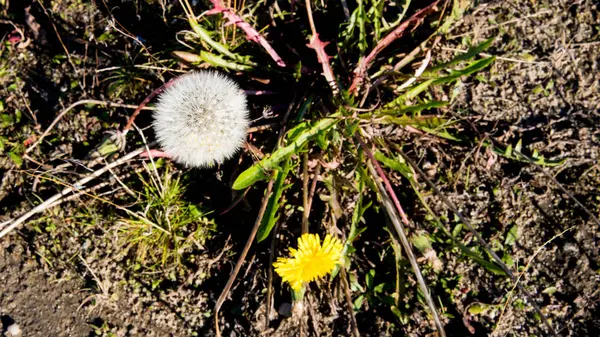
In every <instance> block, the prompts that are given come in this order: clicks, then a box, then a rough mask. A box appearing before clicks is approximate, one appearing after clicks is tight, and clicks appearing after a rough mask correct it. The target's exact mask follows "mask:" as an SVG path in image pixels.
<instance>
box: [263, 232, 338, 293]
mask: <svg viewBox="0 0 600 337" xmlns="http://www.w3.org/2000/svg"><path fill="white" fill-rule="evenodd" d="M342 249H343V245H342V242H341V241H340V240H338V239H336V238H334V237H332V236H331V235H329V234H327V236H325V240H323V245H321V239H320V238H319V235H317V234H302V236H301V237H300V238H298V249H294V248H290V255H291V257H289V258H283V257H280V258H278V259H277V262H275V263H273V267H275V272H277V274H279V276H281V278H282V279H283V281H284V282H287V283H289V284H290V286H291V287H292V289H293V290H296V291H298V290H300V289H302V284H303V283H304V282H310V281H313V280H315V279H316V278H319V277H323V276H325V275H327V274H329V273H331V272H332V271H333V268H335V266H336V264H337V263H338V262H339V260H340V257H341V255H342Z"/></svg>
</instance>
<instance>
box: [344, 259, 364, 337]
mask: <svg viewBox="0 0 600 337" xmlns="http://www.w3.org/2000/svg"><path fill="white" fill-rule="evenodd" d="M340 279H341V280H342V287H343V288H344V298H345V299H346V307H347V309H348V312H349V313H350V323H352V334H353V335H354V337H360V331H358V324H357V323H356V316H355V315H354V306H353V305H352V298H351V296H350V286H349V285H348V275H347V274H346V269H344V268H342V269H340Z"/></svg>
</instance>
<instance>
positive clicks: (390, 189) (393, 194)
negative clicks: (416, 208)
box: [356, 134, 410, 226]
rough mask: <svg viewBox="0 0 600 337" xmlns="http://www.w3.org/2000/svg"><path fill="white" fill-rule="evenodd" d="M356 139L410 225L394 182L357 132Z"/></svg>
mask: <svg viewBox="0 0 600 337" xmlns="http://www.w3.org/2000/svg"><path fill="white" fill-rule="evenodd" d="M356 140H358V142H359V143H360V146H361V147H362V148H363V150H364V151H365V153H366V154H367V157H369V160H370V161H371V163H373V166H375V170H377V173H378V174H379V176H380V177H381V180H383V185H385V189H386V190H387V192H388V193H389V195H390V198H392V201H393V202H394V206H396V209H397V210H398V213H400V217H401V218H402V222H404V224H405V225H407V226H410V222H409V221H408V217H407V216H406V213H404V209H403V208H402V206H401V205H400V201H399V200H398V197H396V192H394V190H393V189H392V184H390V181H389V180H388V178H387V175H386V174H385V172H384V171H383V169H381V166H380V165H379V162H378V161H377V159H375V156H373V154H372V153H371V151H370V150H369V148H368V147H367V145H366V144H365V143H364V142H363V141H362V139H361V138H360V135H359V134H356Z"/></svg>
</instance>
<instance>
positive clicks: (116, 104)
mask: <svg viewBox="0 0 600 337" xmlns="http://www.w3.org/2000/svg"><path fill="white" fill-rule="evenodd" d="M84 104H96V105H105V106H107V107H118V108H128V109H137V110H136V111H138V110H140V111H141V110H154V108H147V107H145V106H141V105H140V106H137V105H132V104H120V103H114V102H107V101H101V100H97V99H82V100H80V101H77V102H75V103H73V104H71V105H69V106H68V107H67V108H66V109H64V110H63V111H61V113H59V114H58V116H56V118H55V119H54V120H53V121H52V123H50V126H48V128H46V131H44V133H42V135H41V136H40V138H38V140H37V141H36V142H35V143H33V144H32V145H31V146H30V147H28V148H27V150H25V154H27V153H29V152H31V151H33V149H35V148H36V147H37V146H38V145H40V143H41V142H42V140H44V138H46V136H48V134H49V133H50V131H51V130H52V129H53V128H54V126H55V125H56V123H58V122H59V121H60V120H61V119H62V118H63V117H64V116H65V115H66V114H67V113H68V112H69V111H71V110H73V109H74V108H75V107H77V106H79V105H84ZM138 114H139V111H138Z"/></svg>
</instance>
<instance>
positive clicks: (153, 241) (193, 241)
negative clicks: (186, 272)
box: [118, 170, 215, 269]
mask: <svg viewBox="0 0 600 337" xmlns="http://www.w3.org/2000/svg"><path fill="white" fill-rule="evenodd" d="M139 177H140V182H141V183H142V185H143V191H142V193H141V197H140V199H141V201H140V202H139V203H138V204H139V205H140V207H139V210H138V212H137V214H138V215H139V217H136V218H121V219H120V221H119V227H118V237H119V240H120V241H121V243H122V245H123V246H125V248H126V250H127V251H132V252H134V256H135V259H136V261H137V262H138V263H140V264H141V265H142V266H145V267H148V268H151V269H153V268H157V267H160V268H180V267H182V264H183V263H184V256H185V255H186V254H188V253H190V252H191V251H193V250H194V249H202V248H203V245H204V243H205V242H206V239H208V238H209V237H210V233H211V231H212V230H213V229H214V225H215V224H214V221H213V220H211V219H209V218H208V217H207V213H206V212H205V211H204V210H202V208H201V207H199V206H197V205H194V204H192V203H190V202H187V201H185V200H184V199H183V193H184V192H185V186H184V185H183V184H182V182H181V178H180V177H179V176H177V175H175V174H173V173H170V172H169V171H168V170H166V171H165V172H164V174H163V175H162V177H160V181H159V180H157V179H156V178H158V177H151V178H150V179H148V178H144V177H143V176H142V175H139Z"/></svg>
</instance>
